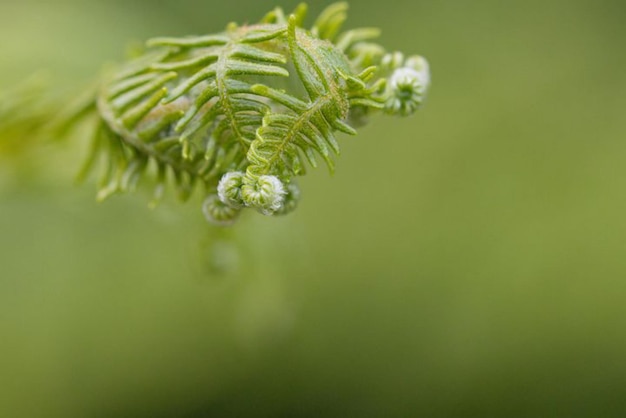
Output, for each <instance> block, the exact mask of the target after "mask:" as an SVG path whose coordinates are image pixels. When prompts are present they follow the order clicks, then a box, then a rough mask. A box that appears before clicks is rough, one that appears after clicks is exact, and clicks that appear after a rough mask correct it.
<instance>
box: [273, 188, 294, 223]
mask: <svg viewBox="0 0 626 418" xmlns="http://www.w3.org/2000/svg"><path fill="white" fill-rule="evenodd" d="M299 202H300V188H299V187H298V185H297V184H296V183H294V182H293V181H292V182H291V183H289V184H287V186H286V193H285V198H284V201H283V204H282V206H281V207H280V209H278V210H277V211H276V212H274V215H286V214H288V213H291V212H293V211H294V210H295V209H296V208H297V207H298V203H299Z"/></svg>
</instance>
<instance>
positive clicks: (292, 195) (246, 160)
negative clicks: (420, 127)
mask: <svg viewBox="0 0 626 418" xmlns="http://www.w3.org/2000/svg"><path fill="white" fill-rule="evenodd" d="M346 9H347V5H346V4H345V3H337V4H334V5H331V6H330V7H328V8H327V9H326V10H325V11H323V12H322V14H321V15H320V16H319V17H318V19H317V20H316V21H315V24H314V26H313V28H312V29H311V30H307V29H304V28H303V20H304V17H305V13H306V6H304V5H301V6H299V7H298V8H297V9H296V10H295V11H294V13H292V14H291V15H290V16H288V17H286V16H285V14H284V13H283V11H282V10H281V9H279V8H277V9H275V10H273V11H272V12H270V13H268V14H267V15H266V16H265V17H264V18H263V19H262V21H261V23H259V24H254V25H246V26H237V25H236V24H230V25H228V27H227V28H226V30H225V31H223V32H221V33H218V34H213V35H206V36H197V37H186V38H156V39H152V40H150V41H148V49H147V51H146V52H145V53H144V54H143V55H141V56H140V57H138V58H136V59H135V60H133V61H131V62H129V63H127V64H126V65H124V66H121V67H120V68H119V69H118V70H117V71H115V72H113V73H112V74H110V75H109V76H108V77H106V78H105V81H104V82H102V83H101V85H100V88H99V91H98V93H97V94H96V96H95V97H93V99H92V101H91V103H88V104H87V106H86V107H85V106H83V108H90V109H93V112H94V113H95V114H96V119H97V125H96V128H95V135H94V145H93V148H92V154H91V157H90V158H89V159H88V164H87V165H86V167H87V169H90V167H91V166H92V165H93V164H92V163H93V162H95V161H96V160H97V159H98V158H99V156H100V155H102V154H104V155H105V164H104V167H105V169H104V171H103V176H102V179H101V185H100V191H99V193H98V197H99V198H100V199H104V198H106V197H107V196H109V195H110V194H112V193H115V192H123V191H127V190H132V189H133V188H134V187H135V185H136V184H137V182H138V180H139V179H140V178H141V177H142V176H143V175H144V174H145V173H149V172H153V173H154V174H155V175H156V179H157V186H156V190H155V199H154V201H153V202H156V201H158V200H159V198H160V196H161V194H162V192H163V189H164V185H165V183H166V182H167V181H168V179H172V180H173V182H174V183H175V185H176V188H177V190H178V194H179V196H180V197H181V198H182V199H186V198H187V197H189V195H190V194H191V193H192V191H193V190H194V189H195V188H196V186H197V185H199V184H200V185H202V186H203V187H204V190H205V193H206V195H207V196H208V197H207V198H206V200H205V203H204V205H203V212H204V214H205V216H206V217H207V218H208V219H209V220H211V221H213V222H215V223H218V224H229V223H232V221H234V220H235V219H236V218H237V217H238V216H239V213H240V212H241V210H242V209H245V208H248V207H249V208H254V209H256V210H258V211H259V212H261V213H263V214H266V215H272V214H283V213H287V212H289V211H291V210H293V209H294V208H295V207H296V205H297V202H298V199H299V195H300V192H299V189H298V188H297V186H296V184H295V182H294V178H295V177H296V176H299V175H303V174H305V172H306V165H309V166H312V167H316V166H317V159H318V158H319V157H321V158H322V159H323V160H324V161H325V163H326V164H327V165H328V167H329V168H330V170H331V171H332V170H333V168H334V162H333V156H336V155H338V154H339V144H338V141H337V138H336V133H337V132H340V133H346V134H349V135H354V134H356V131H355V128H357V127H359V126H360V125H362V124H363V123H364V122H365V120H366V117H367V116H368V115H369V114H371V113H372V112H375V111H378V110H381V111H384V112H386V113H389V114H397V115H400V116H407V115H409V114H412V113H413V112H415V110H417V108H418V107H419V105H421V103H422V101H423V99H424V96H425V94H426V90H427V87H428V84H429V82H430V81H429V75H428V66H427V63H426V61H425V60H424V59H423V58H421V57H410V58H409V59H407V60H404V58H403V56H402V54H400V53H392V54H389V53H387V52H386V51H385V49H384V48H383V47H382V46H381V45H379V44H377V43H375V42H374V41H373V40H374V39H375V38H376V37H377V36H378V35H379V31H378V30H377V29H372V28H364V29H355V30H350V31H346V32H341V26H342V24H343V22H344V20H345V19H346Z"/></svg>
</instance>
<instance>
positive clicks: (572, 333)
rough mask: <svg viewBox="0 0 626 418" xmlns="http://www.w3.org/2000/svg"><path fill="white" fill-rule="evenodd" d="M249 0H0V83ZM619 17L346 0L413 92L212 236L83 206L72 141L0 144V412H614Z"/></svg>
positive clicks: (502, 6)
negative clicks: (398, 109) (274, 215)
mask: <svg viewBox="0 0 626 418" xmlns="http://www.w3.org/2000/svg"><path fill="white" fill-rule="evenodd" d="M326 4H327V3H326V2H316V3H314V4H311V9H312V10H311V11H312V13H317V12H319V11H320V10H321V9H322V8H323V6H324V5H326ZM275 5H276V4H275V3H274V2H272V1H265V0H264V1H258V0H247V1H239V0H238V1H236V2H234V1H230V2H217V1H207V0H204V1H199V0H163V1H160V2H154V1H149V0H144V1H143V2H140V1H134V2H130V1H122V0H114V1H110V0H108V1H105V0H100V1H95V0H92V1H84V0H60V1H55V2H51V1H49V2H46V1H35V0H22V1H20V2H2V3H1V4H0V39H2V41H1V42H0V57H1V58H0V76H1V77H2V78H1V81H0V87H2V86H4V87H6V86H8V85H11V84H13V83H14V82H16V81H18V80H20V79H22V78H24V77H25V76H26V75H28V74H31V73H33V72H35V71H36V70H37V69H40V68H43V69H46V70H48V71H49V74H50V76H49V77H50V79H51V80H54V81H55V82H58V83H59V85H60V86H61V87H62V88H68V89H71V88H72V87H76V86H79V85H81V83H87V82H89V80H90V79H91V78H92V77H93V76H94V75H96V74H97V73H98V71H99V70H100V68H102V65H103V64H106V63H107V62H114V61H116V60H121V59H122V58H123V56H124V51H125V49H126V48H127V47H128V46H129V45H131V44H132V42H133V41H140V40H143V39H145V38H148V37H151V36H155V35H184V34H194V33H195V34H201V33H210V32H215V31H218V30H221V29H222V28H223V27H224V25H225V24H226V23H227V22H228V21H231V20H235V21H238V22H247V21H248V22H252V21H255V20H257V19H258V18H260V17H261V16H262V15H263V14H264V13H265V12H266V11H268V10H269V9H270V8H272V7H273V6H275ZM282 6H284V7H285V8H286V9H291V8H292V7H294V6H295V2H293V1H291V0H289V1H285V2H284V3H283V4H282ZM624 22H626V3H624V2H623V1H621V0H551V1H539V0H525V1H522V0H511V1H504V0H499V1H498V0H476V1H464V0H456V1H453V0H447V1H446V0H441V1H426V0H424V1H418V0H400V1H398V0H396V1H381V2H375V1H373V0H355V1H352V2H351V18H350V20H349V22H348V25H349V26H373V25H375V26H379V27H380V28H381V29H382V30H383V33H384V35H383V38H382V42H383V43H384V44H385V45H387V46H388V47H389V48H390V49H400V50H404V51H406V52H409V53H420V54H423V55H425V56H426V57H428V58H429V60H430V62H431V65H432V71H433V81H434V82H433V87H432V91H431V95H430V98H429V101H428V103H427V106H426V107H425V108H424V109H423V111H422V112H420V113H419V114H417V115H416V116H415V117H413V118H410V119H403V120H399V119H388V118H385V117H380V118H377V119H376V120H375V121H373V123H372V124H371V126H369V127H367V128H366V129H364V130H363V131H362V132H361V133H360V134H359V136H358V137H356V138H347V137H342V138H341V142H342V146H343V148H342V150H343V153H342V157H341V158H340V160H339V161H338V170H337V173H336V175H335V176H334V177H333V178H330V177H329V176H328V174H327V173H326V171H325V170H317V171H316V172H313V173H312V174H311V175H309V176H308V177H307V178H306V179H304V181H303V182H302V189H303V195H304V199H303V201H302V204H301V207H300V208H299V210H297V211H296V212H295V213H294V214H293V215H290V216H289V217H287V218H281V219H270V218H265V217H262V216H260V215H259V216H256V215H254V214H247V215H248V216H247V217H246V219H244V220H243V222H241V223H240V224H239V225H237V226H236V227H235V228H233V229H232V230H230V231H226V232H222V233H220V234H218V235H216V233H215V231H214V230H212V229H210V228H209V227H207V226H206V225H205V223H204V221H203V219H202V217H201V214H200V213H199V210H198V202H197V201H196V202H191V203H189V204H185V205H181V204H179V203H177V202H175V201H168V202H166V203H165V204H164V205H163V206H162V207H160V208H158V209H157V210H155V211H149V210H148V209H146V208H145V205H146V202H147V196H146V195H147V192H146V193H139V194H137V195H135V196H124V197H116V198H113V199H111V200H110V201H107V202H106V203H104V204H100V205H98V204H96V203H95V202H94V194H95V191H94V184H93V183H94V181H93V180H91V181H90V182H89V183H88V184H86V185H82V186H79V187H77V186H75V185H74V184H73V173H74V172H75V171H76V170H77V168H78V165H79V160H80V158H81V155H82V154H83V151H84V148H85V144H84V143H81V142H80V141H79V140H75V141H74V142H72V143H64V144H57V145H49V146H45V147H41V148H39V149H37V150H34V151H33V152H30V153H27V154H26V155H22V156H21V157H20V156H13V157H10V158H9V157H8V156H0V163H1V168H0V416H2V417H8V418H13V417H29V418H38V417H46V418H47V417H63V418H74V417H79V418H80V417H188V418H196V417H198V418H199V417H220V418H226V417H248V416H249V417H342V418H344V417H430V418H437V417H442V418H444V417H445V418H456V417H459V418H464V417H623V416H626V220H625V214H626V164H624V162H625V161H626V116H625V111H626V70H625V68H626V54H625V46H626V25H625V24H624ZM83 142H84V141H83Z"/></svg>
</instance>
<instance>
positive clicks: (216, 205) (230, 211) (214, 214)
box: [202, 194, 241, 226]
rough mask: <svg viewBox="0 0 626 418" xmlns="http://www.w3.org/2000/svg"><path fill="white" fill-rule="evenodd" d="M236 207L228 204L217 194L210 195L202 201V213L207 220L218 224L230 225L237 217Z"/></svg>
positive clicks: (238, 210) (237, 210)
mask: <svg viewBox="0 0 626 418" xmlns="http://www.w3.org/2000/svg"><path fill="white" fill-rule="evenodd" d="M239 212H241V210H240V209H238V208H233V207H231V206H228V205H227V204H225V203H224V202H222V201H221V200H220V198H219V197H218V196H217V195H214V194H213V195H210V196H209V197H207V198H206V199H205V201H204V202H203V203H202V213H203V214H204V217H205V218H206V220H207V221H209V222H210V223H212V224H215V225H219V226H229V225H232V224H233V223H234V222H235V221H236V220H237V217H239Z"/></svg>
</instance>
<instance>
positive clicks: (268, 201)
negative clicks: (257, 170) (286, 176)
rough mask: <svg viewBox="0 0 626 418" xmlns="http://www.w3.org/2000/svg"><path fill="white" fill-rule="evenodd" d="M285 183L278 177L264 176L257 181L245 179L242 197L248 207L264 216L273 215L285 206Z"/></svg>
mask: <svg viewBox="0 0 626 418" xmlns="http://www.w3.org/2000/svg"><path fill="white" fill-rule="evenodd" d="M286 193H287V192H286V190H285V186H284V185H283V182H282V181H280V179H279V178H278V177H276V176H269V175H262V176H259V177H258V178H257V179H251V178H245V179H244V184H243V186H242V187H241V197H242V198H243V201H244V203H245V204H246V206H250V207H253V208H255V209H257V210H258V211H259V212H261V213H262V214H264V215H272V214H273V213H274V212H276V211H277V210H279V209H280V208H281V207H282V206H283V202H284V201H285V194H286Z"/></svg>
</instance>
